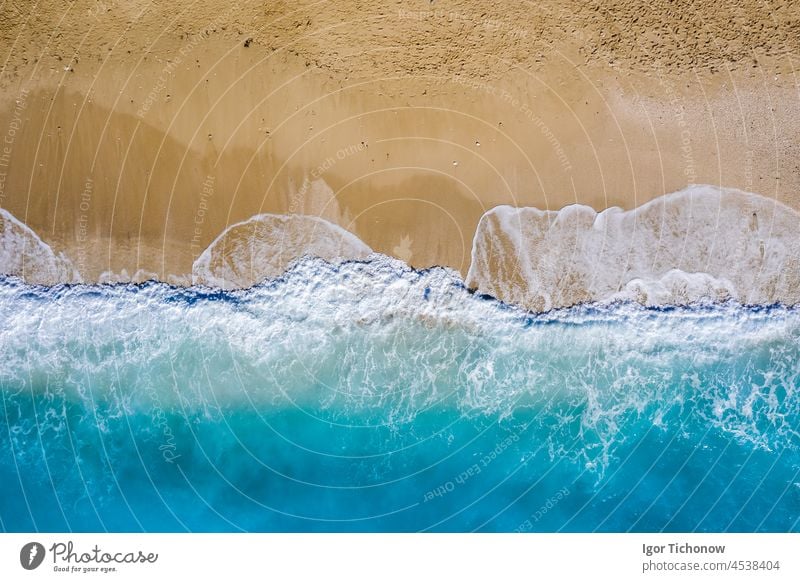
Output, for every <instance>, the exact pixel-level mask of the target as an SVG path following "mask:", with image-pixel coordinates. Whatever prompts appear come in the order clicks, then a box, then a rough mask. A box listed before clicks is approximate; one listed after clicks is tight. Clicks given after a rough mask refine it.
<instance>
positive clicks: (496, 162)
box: [0, 0, 800, 280]
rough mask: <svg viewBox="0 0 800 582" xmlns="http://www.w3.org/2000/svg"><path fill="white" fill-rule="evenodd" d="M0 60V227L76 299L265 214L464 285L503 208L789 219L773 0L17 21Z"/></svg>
mask: <svg viewBox="0 0 800 582" xmlns="http://www.w3.org/2000/svg"><path fill="white" fill-rule="evenodd" d="M0 49H1V50H0V66H2V68H1V69H0V71H1V72H0V140H2V143H1V144H0V208H3V209H5V210H7V211H9V212H10V213H12V214H13V215H14V216H16V217H17V218H18V219H19V220H21V221H23V222H24V223H26V224H27V225H28V226H30V227H31V228H32V229H33V230H34V231H35V232H36V233H38V234H39V236H41V238H42V239H43V240H44V241H45V242H46V243H48V244H50V245H51V246H52V247H53V249H54V250H56V251H57V252H63V253H64V254H65V255H66V256H68V257H69V258H70V259H71V260H72V262H73V264H75V265H76V266H77V267H78V269H79V271H80V272H81V273H82V275H83V276H84V278H85V279H87V280H96V279H98V278H99V277H100V276H101V274H102V273H103V272H105V271H111V272H113V273H120V272H121V271H122V270H123V269H124V270H125V271H126V272H127V273H129V274H133V273H135V272H137V271H143V272H144V273H146V274H147V273H154V274H156V275H157V276H158V277H159V278H162V279H169V278H170V276H173V277H174V276H178V277H179V278H180V277H181V276H183V277H184V279H183V280H185V276H186V275H188V274H190V273H191V268H192V262H193V261H194V260H195V259H196V258H197V256H198V255H200V254H201V253H202V252H203V250H204V249H205V248H206V247H207V246H208V245H209V243H211V242H212V241H213V240H214V239H215V238H216V237H217V236H218V235H219V234H220V232H222V231H223V230H224V229H225V228H226V227H227V226H229V225H231V224H234V223H236V222H240V221H243V220H247V219H248V218H249V217H251V216H253V215H256V214H260V213H304V214H312V215H318V216H322V217H324V218H326V219H328V220H330V221H332V222H335V223H337V224H339V225H340V226H342V227H344V228H345V229H347V230H349V231H351V232H353V233H354V234H356V235H357V236H358V237H359V238H361V239H362V240H363V241H364V242H365V243H366V244H367V245H368V246H369V247H371V248H372V249H374V250H376V251H379V252H383V253H386V254H389V255H394V256H399V257H400V258H403V259H405V260H407V261H408V262H410V263H411V264H412V265H414V266H418V267H424V266H429V265H433V264H440V265H448V266H451V267H453V268H456V269H458V270H460V271H461V272H462V273H466V271H467V269H468V268H469V263H470V248H471V243H472V238H473V234H474V232H475V228H476V225H477V223H478V220H479V219H480V217H481V215H482V214H483V213H484V212H485V211H486V210H488V209H490V208H492V207H494V206H497V205H499V204H511V205H514V206H535V207H538V208H542V209H559V208H561V207H563V206H564V205H567V204H571V203H575V202H579V203H582V204H587V205H590V206H592V207H594V208H595V209H598V210H600V209H603V208H607V207H609V206H615V205H616V206H621V207H623V208H626V209H629V208H633V207H635V206H637V205H640V204H642V203H644V202H646V201H648V200H651V199H653V198H655V197H657V196H659V195H662V194H664V193H667V192H671V191H675V190H678V189H681V188H683V187H685V186H686V185H687V184H689V183H708V184H714V185H720V186H726V187H733V188H739V189H742V190H745V191H750V192H756V193H759V194H762V195H764V196H767V197H770V198H773V199H777V200H779V201H781V202H784V203H786V204H787V205H789V206H791V207H793V208H795V209H800V188H799V186H800V168H799V167H798V165H799V164H800V161H798V160H800V83H798V77H797V74H796V71H795V66H796V65H798V64H799V63H800V60H798V55H800V4H798V3H796V2H793V1H791V0H782V1H770V2H763V1H756V0H751V1H741V2H739V1H737V2H730V1H722V2H697V1H678V2H669V1H667V0H653V1H648V2H638V1H632V0H609V1H605V2H581V1H573V0H566V1H563V0H546V1H543V2H512V1H483V2H478V1H449V2H448V1H441V0H436V1H427V0H426V1H423V2H413V1H412V2H409V1H404V2H385V1H377V0H374V1H373V0H368V1H352V2H351V1H346V2H345V1H341V2H333V1H329V2H326V1H320V2H312V1H306V0H294V1H292V2H252V1H251V2H247V1H245V2H238V3H236V5H235V6H230V4H229V3H225V2H218V1H216V2H215V1H211V0H197V1H188V0H174V1H173V2H169V3H151V2H146V1H144V0H124V1H123V0H119V1H114V0H101V1H95V0H76V1H74V2H69V3H63V2H55V1H54V0H49V1H48V2H34V1H31V0H23V1H17V2H14V3H10V2H5V3H4V4H2V6H1V7H0ZM320 180H322V181H320ZM323 181H324V182H323ZM326 184H327V186H329V187H330V190H327V189H326V187H325V185H326ZM173 280H180V279H174V278H173Z"/></svg>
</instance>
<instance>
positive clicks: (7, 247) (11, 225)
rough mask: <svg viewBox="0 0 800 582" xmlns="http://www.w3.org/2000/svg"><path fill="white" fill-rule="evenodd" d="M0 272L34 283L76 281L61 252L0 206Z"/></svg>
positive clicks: (45, 283)
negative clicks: (54, 249) (55, 250)
mask: <svg viewBox="0 0 800 582" xmlns="http://www.w3.org/2000/svg"><path fill="white" fill-rule="evenodd" d="M0 274H3V275H14V276H17V277H20V278H22V279H23V280H24V281H25V282H27V283H31V284H34V285H55V284H57V283H73V282H79V281H80V280H81V279H80V275H79V274H78V272H77V271H76V270H75V267H73V265H72V263H71V262H70V261H69V259H67V258H66V257H65V256H64V255H63V254H61V253H59V254H56V253H55V252H53V249H51V248H50V246H49V245H47V244H46V243H45V242H44V241H42V239H41V238H39V236H38V235H37V234H36V233H35V232H33V230H31V229H30V228H29V227H28V226H27V225H25V224H24V223H22V222H20V221H19V220H17V219H16V218H15V217H14V216H13V215H12V214H11V213H10V212H8V211H6V210H3V209H2V208H0Z"/></svg>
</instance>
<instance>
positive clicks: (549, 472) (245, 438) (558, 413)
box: [0, 258, 800, 532]
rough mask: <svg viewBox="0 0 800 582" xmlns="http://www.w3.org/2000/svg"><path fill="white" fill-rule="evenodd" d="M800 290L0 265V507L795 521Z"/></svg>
mask: <svg viewBox="0 0 800 582" xmlns="http://www.w3.org/2000/svg"><path fill="white" fill-rule="evenodd" d="M799 391H800V311H798V310H796V309H788V308H783V307H777V306H776V307H762V308H753V307H742V306H738V305H732V304H727V305H716V306H710V305H706V306H696V307H692V308H674V309H645V308H642V307H639V306H637V305H631V304H613V305H606V306H600V305H596V306H583V307H576V308H573V309H570V310H564V311H559V312H552V313H549V314H543V315H531V314H527V313H525V312H522V311H519V310H517V309H515V308H512V307H509V306H507V305H503V304H502V303H499V302H497V301H494V300H491V299H489V298H485V297H479V296H476V295H472V294H470V293H468V292H467V291H466V290H465V289H464V287H463V285H462V283H461V280H460V279H459V278H458V277H457V276H456V275H455V274H454V273H452V272H449V271H446V270H443V269H433V270H429V271H413V270H411V269H408V268H407V267H404V266H403V265H402V264H401V263H398V262H396V261H391V260H389V259H385V260H382V259H376V260H373V261H371V262H352V263H346V264H343V265H341V266H338V267H337V266H333V265H330V264H328V263H325V262H323V261H321V260H317V259H311V258H308V259H304V260H302V261H301V262H300V263H298V264H297V265H296V266H295V267H294V268H293V269H292V270H290V272H289V273H287V274H286V275H285V276H284V277H283V278H281V279H279V280H276V281H273V282H271V283H265V284H262V285H260V286H257V287H255V288H253V289H250V290H248V291H240V292H221V291H213V290H209V289H201V288H191V289H180V288H173V287H170V286H168V285H163V284H157V283H150V284H145V285H140V286H135V285H127V286H126V285H116V286H62V287H54V288H44V287H32V286H28V285H25V284H22V283H20V282H19V281H16V280H13V279H5V280H2V281H0V397H1V398H2V400H1V401H0V405H2V409H0V414H2V418H3V421H2V426H0V528H2V529H3V530H5V531H29V530H40V531H185V530H190V531H239V530H246V531H419V530H426V531H473V530H478V531H615V532H616V531H797V530H798V529H800V526H799V523H800V433H799V432H798V431H799V430H800V392H799Z"/></svg>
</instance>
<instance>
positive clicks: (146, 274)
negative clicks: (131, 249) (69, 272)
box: [97, 269, 158, 283]
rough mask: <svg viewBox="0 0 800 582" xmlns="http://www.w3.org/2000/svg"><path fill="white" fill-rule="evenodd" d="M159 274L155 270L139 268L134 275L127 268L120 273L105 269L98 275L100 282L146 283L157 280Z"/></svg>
mask: <svg viewBox="0 0 800 582" xmlns="http://www.w3.org/2000/svg"><path fill="white" fill-rule="evenodd" d="M157 280H158V274H157V273H154V272H153V271H147V270H145V269H139V270H138V271H136V272H135V273H134V274H133V276H131V275H129V274H128V270H127V269H122V270H121V271H120V272H119V273H115V272H114V271H103V272H102V273H100V277H98V279H97V282H98V283H144V282H145V281H157Z"/></svg>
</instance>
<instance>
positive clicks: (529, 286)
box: [467, 186, 800, 311]
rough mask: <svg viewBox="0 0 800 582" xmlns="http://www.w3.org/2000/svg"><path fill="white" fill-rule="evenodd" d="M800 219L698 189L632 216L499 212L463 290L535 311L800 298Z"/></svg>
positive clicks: (477, 248) (577, 208) (482, 235)
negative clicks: (617, 303) (599, 304)
mask: <svg viewBox="0 0 800 582" xmlns="http://www.w3.org/2000/svg"><path fill="white" fill-rule="evenodd" d="M798 227H800V215H798V213H797V212H795V211H794V210H792V209H790V208H788V207H786V206H784V205H782V204H780V203H778V202H776V201H774V200H770V199H768V198H764V197H762V196H759V195H756V194H748V193H745V192H741V191H739V190H732V189H723V188H716V187H713V186H692V187H689V188H687V189H685V190H682V191H680V192H676V193H674V194H669V195H666V196H662V197H660V198H657V199H655V200H653V201H651V202H648V203H646V204H644V205H642V206H639V207H638V208H636V209H634V210H629V211H624V210H622V209H620V208H609V209H607V210H604V211H602V212H600V213H598V212H596V211H595V210H593V209H592V208H590V207H588V206H582V205H573V206H567V207H565V208H563V209H562V210H559V211H543V210H538V209H536V208H512V207H509V206H499V207H496V208H493V209H492V210H490V211H489V212H487V213H486V214H485V215H484V216H483V217H482V218H481V221H480V224H479V225H478V229H477V232H476V234H475V239H474V242H473V249H472V264H471V266H470V269H469V273H468V275H467V285H468V286H469V287H471V288H475V289H477V290H478V291H480V292H482V293H487V294H490V295H493V296H495V297H498V298H500V299H503V300H504V301H508V302H511V303H515V304H517V305H522V306H525V307H526V308H528V309H531V310H534V311H547V310H549V309H553V308H558V307H568V306H570V305H575V304H578V303H584V302H593V301H606V300H610V301H613V300H618V299H630V300H634V301H638V302H640V303H642V304H645V305H664V304H687V303H694V302H702V301H725V300H728V299H733V300H736V301H739V302H741V303H744V304H771V303H778V302H780V303H785V304H796V303H797V302H798V301H800V238H798V236H797V235H798V232H800V230H798Z"/></svg>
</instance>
